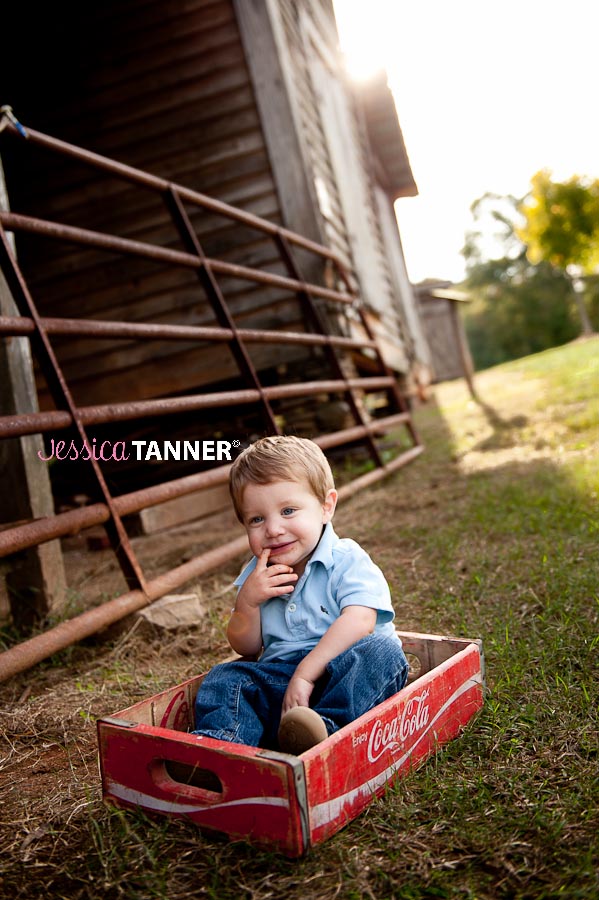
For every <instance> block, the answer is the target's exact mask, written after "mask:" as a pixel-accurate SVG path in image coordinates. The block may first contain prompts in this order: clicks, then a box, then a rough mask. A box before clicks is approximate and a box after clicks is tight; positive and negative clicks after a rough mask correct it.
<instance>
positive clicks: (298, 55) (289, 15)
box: [279, 0, 353, 272]
mask: <svg viewBox="0 0 599 900" xmlns="http://www.w3.org/2000/svg"><path fill="white" fill-rule="evenodd" d="M304 6H306V4H304ZM279 8H280V12H281V18H282V21H283V25H284V31H285V37H286V39H287V46H288V51H289V57H290V60H291V64H292V67H293V71H294V76H295V77H294V87H295V94H296V96H295V99H296V103H297V109H298V112H299V115H300V119H301V125H302V138H303V140H304V142H305V149H306V151H307V155H308V160H309V162H310V164H311V169H312V178H313V180H314V181H315V182H316V179H317V178H320V179H322V181H323V183H324V185H325V187H326V190H327V193H328V197H329V201H330V204H331V213H330V214H329V215H325V214H324V212H323V211H322V210H321V213H322V216H323V222H324V227H325V237H326V243H327V244H328V246H330V247H331V248H332V249H333V250H335V251H336V252H337V253H338V254H339V256H340V257H341V259H342V261H343V263H344V265H346V266H347V268H348V269H349V271H350V272H353V263H352V257H351V250H350V246H349V240H348V236H347V227H346V224H345V220H344V218H343V211H342V207H341V199H340V197H339V186H338V184H337V180H336V178H335V173H334V172H333V168H332V163H331V157H330V153H329V149H328V146H327V141H326V136H325V134H324V130H323V126H322V121H321V118H320V115H319V101H318V96H317V94H316V93H315V91H314V86H313V84H312V79H311V77H310V71H309V63H308V58H307V55H306V47H305V41H304V36H303V34H302V29H301V27H300V23H299V20H298V15H299V12H298V4H297V3H295V2H293V0H283V2H282V3H281V4H280V7H279ZM310 8H311V5H310ZM323 40H325V41H326V40H327V37H326V35H323Z"/></svg>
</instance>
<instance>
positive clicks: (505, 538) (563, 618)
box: [0, 338, 599, 900]
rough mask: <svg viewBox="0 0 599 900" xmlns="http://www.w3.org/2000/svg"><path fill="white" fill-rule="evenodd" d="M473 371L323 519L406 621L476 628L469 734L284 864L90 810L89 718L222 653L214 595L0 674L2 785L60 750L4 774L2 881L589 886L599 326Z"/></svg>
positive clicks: (598, 809) (96, 891) (143, 889)
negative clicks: (179, 630)
mask: <svg viewBox="0 0 599 900" xmlns="http://www.w3.org/2000/svg"><path fill="white" fill-rule="evenodd" d="M476 384H477V394H478V401H474V400H473V399H472V398H471V397H470V396H469V395H468V392H467V390H466V388H465V385H464V383H463V382H461V381H459V382H452V383H447V384H443V385H440V386H439V387H438V388H437V390H436V392H435V394H436V399H435V401H431V402H430V403H429V404H428V405H427V406H425V407H421V408H420V409H419V410H418V411H417V413H416V422H417V426H418V428H419V431H420V433H421V435H422V438H423V441H424V443H425V444H426V452H425V453H424V454H423V455H422V456H421V457H420V458H419V459H418V460H417V461H416V462H415V463H413V464H412V465H410V466H408V467H407V468H406V469H403V470H401V471H400V472H398V473H397V474H396V475H395V476H393V477H392V478H391V479H389V480H387V481H386V482H383V483H379V484H378V485H377V486H375V487H374V488H371V489H369V490H367V491H364V492H362V493H360V494H358V495H356V496H355V497H353V498H352V499H351V500H349V501H348V502H347V503H346V504H344V505H343V506H342V507H341V508H340V509H339V511H338V513H337V515H336V519H335V522H336V528H337V530H338V531H339V532H340V533H341V534H344V535H347V536H351V537H354V538H356V539H357V540H359V541H361V542H362V543H363V544H364V546H365V547H366V548H367V549H368V550H369V551H370V552H371V553H372V555H373V556H374V557H375V559H376V560H377V562H379V564H380V565H381V567H382V568H383V570H384V571H385V573H386V574H387V577H388V579H389V581H390V584H391V587H392V592H393V596H394V600H395V605H396V610H397V622H398V625H399V627H400V628H403V629H405V630H415V631H425V632H433V633H439V634H442V633H446V634H450V633H453V634H457V635H460V636H467V637H481V638H482V639H483V641H484V647H485V654H486V662H487V680H488V694H487V698H486V703H485V707H484V709H483V711H482V712H481V713H480V714H479V716H478V717H477V718H476V719H475V720H474V721H473V722H472V723H471V725H470V726H469V727H468V729H467V730H466V732H465V733H464V734H463V735H462V736H461V737H460V738H459V739H457V740H456V741H454V742H452V743H451V744H450V745H448V746H447V747H446V748H445V749H443V750H442V751H441V752H439V753H438V754H437V756H436V757H434V758H433V759H431V760H429V761H428V762H427V763H426V764H425V765H424V766H422V767H421V768H420V769H419V770H418V771H416V772H415V773H413V774H411V775H410V776H409V777H408V778H406V779H404V780H402V781H401V782H399V783H398V784H397V785H395V786H394V787H393V788H392V789H390V790H389V791H388V792H387V794H386V796H384V797H382V798H381V799H379V800H377V801H375V802H374V803H373V804H371V806H370V807H369V808H368V810H367V811H366V812H365V813H364V814H363V815H362V816H361V817H359V818H358V819H357V820H355V821H354V822H353V823H352V824H351V825H349V826H348V827H347V828H345V829H344V830H343V831H342V832H340V833H339V834H338V835H336V836H335V837H334V838H333V839H331V840H330V841H328V842H327V843H326V844H324V845H323V846H321V847H319V848H317V849H315V850H314V851H311V852H310V853H309V854H308V855H307V856H306V857H305V858H304V859H302V860H299V861H289V860H286V859H284V858H282V857H280V856H277V855H275V854H271V853H268V852H265V851H263V850H257V849H256V848H253V847H250V846H248V845H246V844H230V843H228V842H227V841H226V840H221V839H214V838H210V837H207V836H202V835H200V834H199V833H198V831H197V830H196V828H195V827H193V826H191V825H189V824H186V823H183V822H173V821H164V820H158V821H149V820H147V819H146V818H145V817H143V816H140V815H134V814H131V813H125V812H121V811H118V810H114V809H109V808H107V807H104V806H103V804H102V803H101V801H100V799H99V793H98V792H99V785H98V776H97V770H96V768H95V737H94V730H93V719H94V717H95V716H97V715H101V714H107V713H110V712H116V711H117V710H118V709H119V708H121V707H123V706H125V705H128V703H129V702H131V701H132V700H133V699H135V698H136V697H138V696H147V695H148V694H149V693H152V692H154V690H155V689H156V688H157V687H161V686H167V685H169V684H174V683H176V682H177V681H179V680H182V678H184V677H187V676H188V675H190V674H192V673H193V671H195V670H196V669H197V667H198V665H199V662H198V659H199V657H198V654H199V653H200V651H202V652H203V650H202V648H204V650H205V651H206V653H208V654H210V653H212V654H213V656H215V657H217V656H219V655H221V656H224V655H226V648H225V643H224V639H223V634H222V623H223V622H224V620H225V616H226V609H227V607H228V606H229V605H230V603H229V602H228V601H229V598H228V597H227V596H226V588H224V591H225V595H224V597H223V598H221V599H220V600H219V601H218V603H216V604H215V612H214V615H213V619H212V620H211V629H210V634H209V635H208V637H206V634H205V633H204V634H203V635H199V634H198V635H196V636H195V637H194V635H191V636H186V637H185V638H181V637H180V638H178V639H177V640H174V641H173V644H172V646H170V647H169V646H164V645H163V646H160V645H157V644H156V642H155V641H147V640H145V642H144V640H143V638H142V637H141V636H139V639H137V637H136V635H135V634H133V635H132V636H131V638H130V640H129V643H128V644H127V645H125V644H123V642H122V639H121V643H117V644H108V645H107V644H106V643H104V644H99V645H97V646H96V645H90V646H88V647H86V648H78V649H76V650H75V651H73V652H71V653H70V654H69V655H68V656H64V657H61V658H59V659H58V660H55V661H54V665H52V666H46V667H38V669H37V670H34V672H33V673H30V674H29V675H27V676H23V677H21V678H20V679H17V680H16V681H15V682H13V683H9V684H8V685H6V686H4V687H3V688H2V693H1V694H0V704H1V706H0V712H1V713H2V719H0V725H3V724H4V723H6V732H7V736H8V741H7V743H6V747H7V753H6V757H5V762H4V774H6V775H7V778H8V780H10V781H11V782H15V780H16V781H18V779H19V777H21V776H22V774H23V772H25V771H32V772H35V766H36V765H38V762H36V760H38V754H39V753H40V752H41V750H42V748H43V747H46V748H47V747H50V748H52V747H56V748H57V750H56V753H58V751H60V753H62V756H61V757H60V759H62V760H63V762H62V763H61V765H60V766H54V768H52V767H50V769H48V768H46V769H45V770H42V777H41V778H40V780H39V781H38V785H39V787H38V788H37V790H36V792H30V793H29V794H27V793H26V791H25V787H23V788H22V789H21V788H19V789H17V790H16V791H13V792H12V793H11V792H10V791H8V789H7V788H6V785H7V784H8V781H5V790H7V791H8V792H7V794H6V796H8V797H9V799H10V803H9V804H5V806H4V807H3V810H4V811H3V812H2V813H0V816H2V817H3V819H4V824H3V828H2V833H1V837H0V895H1V896H6V897H9V896H12V897H15V898H29V897H31V898H34V897H40V896H45V897H48V898H50V897H52V898H59V897H60V898H62V897H65V898H67V897H68V898H95V897H107V898H113V897H114V898H120V897H122V898H131V900H133V898H136V900H137V898H140V900H141V898H165V900H166V898H168V900H183V898H191V897H206V898H215V900H240V898H244V900H245V898H247V900H267V898H283V897H284V898H289V900H299V898H303V900H305V898H322V900H324V898H327V900H333V898H345V900H350V898H351V900H354V898H355V900H358V898H377V900H386V898H401V900H420V898H471V900H487V898H488V900H495V898H500V900H501V898H505V900H508V898H510V900H511V898H519V900H524V898H530V900H532V898H535V900H550V898H555V900H557V898H562V900H563V898H567V900H575V898H581V900H582V898H585V900H596V898H597V897H599V875H598V872H599V766H598V762H599V760H598V750H599V726H598V709H599V689H598V685H599V664H598V659H599V566H598V545H599V405H598V395H599V338H594V339H591V340H587V341H580V342H574V343H572V344H570V345H567V346H565V347H562V348H557V349H555V350H551V351H547V352H544V353H542V354H538V355H536V356H533V357H528V358H526V359H523V360H519V361H516V362H512V363H509V364H506V365H503V366H500V367H497V368H495V369H491V370H488V371H486V372H483V373H479V374H478V375H477V378H476ZM234 571H235V566H233V567H232V568H231V571H230V572H228V573H224V574H223V581H222V584H223V585H226V583H227V579H229V578H230V575H231V573H233V572H234ZM216 587H217V585H216V583H215V590H216ZM204 592H205V596H206V589H204ZM219 604H220V605H219ZM219 610H222V614H220V613H219V612H218V611H219ZM136 641H137V643H136ZM194 641H195V643H194ZM202 641H203V642H204V643H202ZM206 642H208V644H207V646H205V645H206ZM115 648H116V649H115ZM206 658H208V657H206ZM27 686H30V693H29V694H25V695H24V694H23V691H24V690H26V688H27ZM31 687H32V689H31ZM23 696H25V698H26V699H24V700H22V701H21V703H17V702H16V701H17V700H18V699H19V698H21V697H23ZM59 699H60V701H61V702H60V703H59ZM54 701H56V704H57V705H56V709H59V710H60V712H59V713H58V712H56V711H54V712H53V709H52V704H53V702H54ZM45 752H46V753H48V752H49V751H48V750H46V751H45ZM44 772H45V777H44ZM48 772H49V773H50V774H48ZM0 774H2V773H1V770H0Z"/></svg>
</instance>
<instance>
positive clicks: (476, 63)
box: [335, 0, 599, 282]
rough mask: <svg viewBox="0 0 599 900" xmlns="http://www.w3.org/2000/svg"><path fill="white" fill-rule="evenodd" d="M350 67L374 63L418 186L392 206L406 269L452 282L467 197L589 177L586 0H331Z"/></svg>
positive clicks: (594, 124) (357, 72)
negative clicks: (540, 176) (541, 179)
mask: <svg viewBox="0 0 599 900" xmlns="http://www.w3.org/2000/svg"><path fill="white" fill-rule="evenodd" d="M335 12H336V17H337V23H338V29H339V35H340V41H341V49H342V51H343V52H344V54H345V57H346V64H347V67H348V69H349V71H350V74H351V75H352V77H367V76H368V74H372V72H373V71H375V70H376V69H377V68H380V67H381V66H383V67H384V68H385V69H386V70H387V73H388V77H389V85H390V87H391V89H392V91H393V94H394V96H395V103H396V106H397V111H398V116H399V122H400V125H401V129H402V132H403V136H404V141H405V144H406V148H407V151H408V156H409V158H410V163H411V166H412V171H413V173H414V177H415V179H416V184H417V185H418V190H419V196H418V197H415V198H402V199H400V200H398V201H397V203H396V206H395V209H396V214H397V219H398V223H399V228H400V232H401V237H402V242H403V247H404V254H405V257H406V263H407V267H408V274H409V276H410V279H411V280H412V281H413V282H418V281H421V280H423V279H424V278H438V279H442V280H447V281H454V282H456V281H460V280H461V279H462V278H463V276H464V260H463V258H462V256H461V255H460V250H461V248H462V246H463V245H464V237H465V234H466V231H467V230H468V229H470V228H471V227H472V225H473V219H472V215H471V213H470V205H471V204H472V202H473V201H474V200H476V199H477V198H478V197H480V196H482V195H483V194H484V193H486V192H493V193H498V194H514V195H516V196H523V195H524V194H525V193H526V192H527V190H528V188H529V185H530V179H531V177H532V176H533V175H534V174H535V172H537V171H538V170H539V169H543V168H548V169H550V170H551V171H552V172H553V175H554V178H557V179H563V178H568V177H569V176H571V175H574V174H578V175H590V176H593V177H599V68H598V66H597V35H598V34H599V2H597V0H566V2H563V0H560V2H557V0H335Z"/></svg>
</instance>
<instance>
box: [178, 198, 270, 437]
mask: <svg viewBox="0 0 599 900" xmlns="http://www.w3.org/2000/svg"><path fill="white" fill-rule="evenodd" d="M164 198H165V201H166V205H167V207H168V210H169V212H170V214H171V216H172V219H173V222H174V223H175V226H176V228H177V231H178V232H179V235H180V237H181V240H182V241H183V244H184V246H185V247H186V248H187V250H188V252H189V253H193V254H195V256H196V257H197V259H198V260H199V262H200V268H199V269H198V272H197V274H198V278H199V280H200V284H201V285H202V287H203V289H204V292H205V294H206V297H207V298H208V302H209V303H210V305H211V307H212V311H213V312H214V315H215V316H216V320H217V322H218V324H219V325H220V327H221V328H228V329H229V331H230V332H231V342H230V344H229V348H230V350H231V353H232V354H233V358H234V360H235V362H236V363H237V366H238V368H239V371H240V373H241V375H242V376H243V377H244V378H245V380H246V382H247V384H248V385H249V386H250V387H253V388H254V390H257V391H258V393H259V395H260V406H261V410H262V414H263V416H264V418H265V420H266V426H267V428H268V429H269V431H270V432H272V433H273V434H280V433H281V432H280V429H279V426H278V425H277V420H276V418H275V414H274V412H273V408H272V406H271V405H270V402H269V400H268V398H267V396H266V394H265V393H264V389H263V387H262V384H261V382H260V379H259V377H258V373H257V372H256V368H255V366H254V363H253V362H252V360H251V357H250V355H249V353H248V352H247V350H246V348H245V344H244V343H243V341H242V339H241V337H240V336H239V332H238V330H237V326H236V325H235V321H234V319H233V316H232V315H231V313H230V311H229V306H228V304H227V301H226V300H225V298H224V296H223V292H222V291H221V289H220V287H219V285H218V282H217V280H216V278H215V277H214V273H213V271H212V268H211V266H210V264H209V262H208V261H207V259H206V254H205V253H204V250H203V248H202V245H201V244H200V240H199V238H198V236H197V234H196V233H195V230H194V228H193V226H192V224H191V222H190V220H189V216H188V215H187V212H186V210H185V207H184V206H183V203H182V202H181V198H180V197H179V195H178V193H177V192H176V190H175V189H174V187H172V186H171V187H170V188H169V190H168V191H167V192H166V194H165V195H164Z"/></svg>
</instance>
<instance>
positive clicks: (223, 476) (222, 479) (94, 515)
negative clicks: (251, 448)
mask: <svg viewBox="0 0 599 900" xmlns="http://www.w3.org/2000/svg"><path fill="white" fill-rule="evenodd" d="M407 416H408V413H397V414H395V415H393V416H387V417H385V418H384V419H376V420H374V421H372V422H369V423H368V424H367V425H364V426H360V425H357V426H355V427H353V428H345V429H342V430H341V431H335V432H332V433H330V434H323V435H320V436H319V437H317V438H315V439H314V440H315V442H316V443H317V444H318V445H319V447H321V448H322V449H323V450H328V449H330V448H331V447H338V446H340V445H342V444H347V443H350V442H351V441H356V440H360V439H361V438H363V437H364V434H365V433H366V431H371V432H372V433H373V434H380V433H384V432H386V431H388V430H389V429H390V428H393V427H394V426H395V425H398V424H400V423H401V422H405V419H406V417H407ZM230 468H231V466H230V465H224V466H218V467H217V468H215V469H209V470H208V471H207V472H196V473H195V474H194V475H186V476H184V477H183V478H176V479H173V480H172V481H167V482H163V483H162V484H158V485H153V486H152V487H148V488H142V489H140V490H138V491H132V492H131V493H129V494H122V495H121V496H120V497H113V504H114V506H115V508H116V510H117V512H118V514H119V515H120V516H126V515H131V514H132V513H135V512H139V511H140V510H141V509H147V508H148V507H150V506H157V505H158V504H160V503H165V502H166V501H168V500H173V499H175V498H176V497H183V496H187V495H189V494H193V493H196V492H198V491H201V490H204V489H205V488H209V487H214V486H216V485H219V484H226V482H227V481H228V478H229V470H230ZM109 515H110V513H109V510H108V507H107V506H106V505H105V504H103V503H95V504H92V505H90V506H86V507H83V508H82V509H75V510H69V511H68V512H65V513H59V514H58V515H56V516H52V517H51V518H44V519H36V520H34V521H32V522H26V523H24V524H20V525H17V526H14V527H13V528H7V529H5V530H4V531H1V532H0V557H3V556H8V555H9V554H11V553H16V552H17V551H19V550H24V549H26V548H27V547H32V546H34V545H36V544H40V543H44V542H45V541H49V540H53V539H55V538H60V537H65V536H66V535H69V534H75V533H77V532H78V531H81V530H82V529H83V528H90V527H91V526H92V525H101V524H102V523H104V522H105V521H106V520H107V519H108V518H109Z"/></svg>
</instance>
